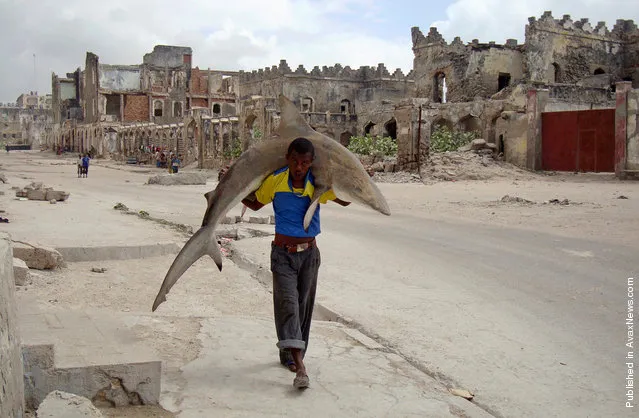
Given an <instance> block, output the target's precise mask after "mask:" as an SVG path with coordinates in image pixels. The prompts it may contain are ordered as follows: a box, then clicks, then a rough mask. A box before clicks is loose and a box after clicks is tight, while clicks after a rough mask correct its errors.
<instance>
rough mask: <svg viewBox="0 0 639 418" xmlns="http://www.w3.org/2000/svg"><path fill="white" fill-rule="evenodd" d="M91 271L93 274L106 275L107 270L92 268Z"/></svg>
mask: <svg viewBox="0 0 639 418" xmlns="http://www.w3.org/2000/svg"><path fill="white" fill-rule="evenodd" d="M91 271H92V272H93V273H106V271H107V269H106V268H104V267H92V268H91Z"/></svg>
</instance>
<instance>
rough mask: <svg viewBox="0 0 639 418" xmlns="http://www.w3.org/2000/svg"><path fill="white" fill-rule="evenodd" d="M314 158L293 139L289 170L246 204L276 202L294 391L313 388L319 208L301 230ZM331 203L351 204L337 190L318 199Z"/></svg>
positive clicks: (280, 285)
mask: <svg viewBox="0 0 639 418" xmlns="http://www.w3.org/2000/svg"><path fill="white" fill-rule="evenodd" d="M314 159H315V149H314V147H313V144H312V143H311V141H309V140H308V139H306V138H301V137H300V138H297V139H295V140H294V141H293V142H291V144H290V145H289V148H288V151H287V153H286V161H287V163H288V165H287V166H285V167H282V168H280V169H279V170H276V171H275V172H274V173H272V174H270V175H269V176H268V177H266V179H265V180H264V181H263V182H262V184H261V185H260V187H259V188H258V189H257V190H256V191H255V192H253V193H251V194H250V195H249V196H248V197H246V198H245V199H244V200H242V203H243V204H244V205H245V206H246V207H248V208H249V209H252V210H254V211H257V210H259V209H261V208H262V207H264V206H265V205H267V204H269V203H271V202H272V203H273V211H274V212H275V239H274V240H273V242H272V244H271V271H272V273H273V308H274V317H275V329H276V332H277V338H278V343H277V346H278V347H279V349H280V363H282V364H283V365H285V366H287V367H288V368H289V369H290V370H291V371H293V372H296V376H295V379H294V381H293V386H295V387H296V388H299V389H302V388H306V387H308V386H309V378H308V375H307V373H306V367H305V366H304V361H303V359H304V354H305V352H306V350H307V349H308V342H309V334H310V330H311V317H312V315H313V306H314V304H315V290H316V287H317V276H318V270H319V267H320V262H321V260H320V252H319V249H318V247H317V244H316V241H315V237H316V236H317V235H318V234H319V233H320V218H319V212H320V211H319V208H318V209H317V210H316V211H315V214H314V215H313V218H312V220H311V224H310V226H309V228H308V231H306V230H305V229H304V225H303V223H304V215H305V214H306V211H307V210H308V208H309V206H310V204H311V198H312V197H313V194H314V191H315V181H314V177H313V173H312V170H311V166H312V164H313V160H314ZM225 171H226V170H224V171H223V172H222V173H221V175H222V176H223V175H224V173H225ZM330 200H332V201H334V202H335V203H338V204H340V205H342V206H348V205H349V204H350V202H345V201H343V200H340V199H338V198H337V197H336V196H335V193H334V192H333V190H329V191H327V192H325V193H323V194H322V195H321V196H320V198H319V202H320V203H327V202H328V201H330Z"/></svg>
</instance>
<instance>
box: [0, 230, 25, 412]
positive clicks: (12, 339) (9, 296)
mask: <svg viewBox="0 0 639 418" xmlns="http://www.w3.org/2000/svg"><path fill="white" fill-rule="evenodd" d="M0 263H2V265H1V266H0V336H1V337H0V417H21V416H23V414H24V378H23V374H24V372H23V365H22V351H21V348H20V344H21V336H20V333H19V331H18V313H17V307H16V300H15V281H14V278H13V257H12V255H11V238H10V237H9V235H8V234H7V233H0Z"/></svg>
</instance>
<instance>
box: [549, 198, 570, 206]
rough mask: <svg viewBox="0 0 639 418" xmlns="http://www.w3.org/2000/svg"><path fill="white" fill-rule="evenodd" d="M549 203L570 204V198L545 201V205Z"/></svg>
mask: <svg viewBox="0 0 639 418" xmlns="http://www.w3.org/2000/svg"><path fill="white" fill-rule="evenodd" d="M573 203H574V202H573ZM548 204H550V205H561V206H568V205H569V204H570V200H568V199H563V200H559V199H550V200H548V201H547V202H544V205H548Z"/></svg>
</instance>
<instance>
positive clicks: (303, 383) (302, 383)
mask: <svg viewBox="0 0 639 418" xmlns="http://www.w3.org/2000/svg"><path fill="white" fill-rule="evenodd" d="M310 383H311V382H310V380H309V378H308V376H307V375H306V374H298V375H297V376H295V379H294V380H293V387H294V388H296V389H306V388H307V387H308V386H309V385H310Z"/></svg>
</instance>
